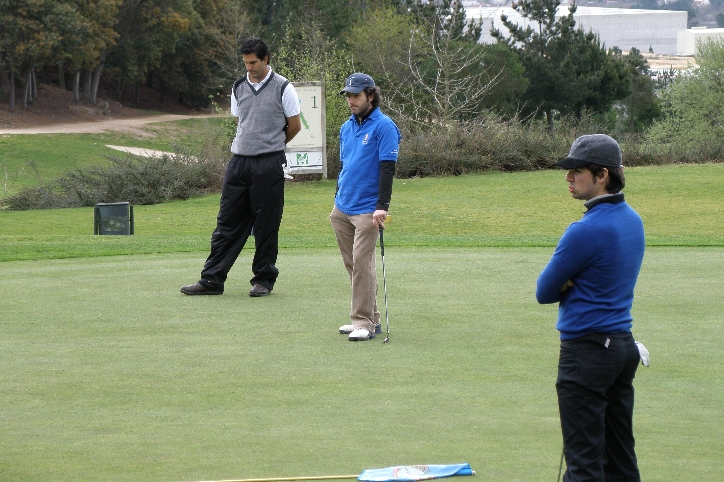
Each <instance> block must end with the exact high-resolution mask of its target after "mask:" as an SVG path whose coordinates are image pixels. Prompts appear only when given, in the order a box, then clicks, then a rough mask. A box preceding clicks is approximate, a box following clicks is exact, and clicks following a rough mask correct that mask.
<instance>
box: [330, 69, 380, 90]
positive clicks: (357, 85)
mask: <svg viewBox="0 0 724 482" xmlns="http://www.w3.org/2000/svg"><path fill="white" fill-rule="evenodd" d="M374 86H375V80H374V79H373V78H372V77H370V76H369V75H367V74H363V73H362V72H355V73H354V74H352V75H350V76H349V77H347V80H346V81H345V82H344V89H342V90H340V91H339V95H344V93H345V92H349V93H350V94H359V93H360V92H362V91H363V90H364V89H365V88H367V87H374Z"/></svg>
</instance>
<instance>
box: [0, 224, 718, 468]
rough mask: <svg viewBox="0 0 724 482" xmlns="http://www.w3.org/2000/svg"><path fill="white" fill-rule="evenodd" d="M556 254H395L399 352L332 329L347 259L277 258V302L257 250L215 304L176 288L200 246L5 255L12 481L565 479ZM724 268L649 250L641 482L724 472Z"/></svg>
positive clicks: (3, 449) (639, 416) (705, 255)
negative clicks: (402, 475) (553, 273)
mask: <svg viewBox="0 0 724 482" xmlns="http://www.w3.org/2000/svg"><path fill="white" fill-rule="evenodd" d="M391 226H392V225H391ZM390 229H391V228H390ZM391 233H392V232H391ZM391 237H392V236H391ZM386 244H387V243H386ZM551 253H552V249H551V248H549V247H546V248H535V247H529V248H516V247H508V248H480V247H475V248H469V247H467V248H466V247H459V248H449V247H415V246H399V247H396V246H390V247H389V248H388V249H387V250H386V253H385V255H386V256H385V262H386V266H387V287H388V295H389V309H390V313H389V314H390V342H389V343H387V344H382V343H381V340H382V337H378V338H376V339H375V340H372V341H368V342H358V343H350V342H348V341H347V340H346V339H345V337H344V336H343V335H340V334H338V333H337V332H336V331H337V327H338V326H339V325H340V324H343V323H344V322H345V321H346V316H347V313H348V309H349V286H348V282H349V280H348V276H347V274H346V272H345V271H344V268H343V266H342V263H341V260H340V258H339V254H338V252H337V251H336V249H335V248H332V247H329V248H325V247H320V248H314V249H310V248H286V249H282V251H281V253H280V258H279V263H278V266H279V269H280V271H281V276H280V278H279V281H278V283H277V285H276V287H275V290H274V292H273V293H272V295H271V296H269V297H266V298H250V297H248V295H247V292H248V289H249V284H248V282H247V279H248V278H249V277H250V276H251V274H250V273H249V266H250V264H251V256H252V255H253V250H247V251H244V252H242V255H241V257H240V259H239V260H238V261H237V263H236V266H235V268H234V269H233V270H232V272H231V274H230V278H229V281H228V282H227V284H226V293H225V294H224V295H223V296H214V297H203V296H202V297H187V296H183V295H181V294H180V293H179V292H178V289H179V287H180V286H181V285H182V284H187V283H191V282H194V281H196V279H197V277H198V272H199V270H200V268H201V265H202V263H203V260H204V258H205V256H206V253H205V251H197V252H193V253H174V254H149V255H130V256H105V257H85V258H75V259H58V260H43V261H13V262H5V263H2V264H0V266H1V267H2V276H1V277H0V292H1V293H2V298H0V317H1V319H0V326H1V327H2V328H1V329H2V337H0V480H8V481H19V482H23V481H38V480H54V481H80V480H82V481H88V482H93V481H163V482H172V481H196V480H221V479H237V478H251V477H294V476H314V475H337V474H357V473H360V472H361V471H362V470H364V469H367V468H381V467H387V466H392V465H409V464H433V463H435V464H444V463H459V462H469V463H470V464H471V466H472V467H473V469H474V470H476V471H477V475H476V476H475V480H478V481H480V482H482V481H501V480H505V481H530V482H540V481H553V480H554V479H555V477H556V476H557V474H558V463H559V460H560V451H561V437H560V429H559V423H558V411H557V404H556V397H555V388H554V383H555V377H556V364H557V357H558V340H557V332H556V331H555V328H554V325H555V315H556V306H555V305H547V306H541V305H538V304H537V303H536V302H535V298H534V290H535V279H536V277H537V275H538V273H539V272H540V270H541V269H542V268H543V266H544V265H545V263H546V262H547V261H548V259H549V257H550V255H551ZM722 273H724V249H723V248H719V247H686V248H682V247H679V248H669V247H649V248H648V249H647V252H646V256H645V259H644V265H643V268H642V272H641V277H640V280H639V284H638V286H637V290H636V301H635V304H634V318H635V324H634V334H635V335H636V338H637V339H638V340H639V341H642V342H643V343H645V344H646V345H647V347H648V348H649V350H650V351H651V357H652V362H651V367H650V368H643V367H641V368H640V369H639V371H638V375H637V379H636V382H635V386H636V390H637V391H636V410H635V435H636V437H637V453H638V457H639V463H640V466H641V471H642V478H643V480H646V481H647V482H671V481H681V482H684V481H686V482H689V481H714V480H719V479H720V478H721V475H722V474H723V473H724V459H722V456H721V454H722V453H724V439H722V436H721V434H722V433H724V415H723V412H722V410H721V407H722V402H723V401H724V388H723V387H724V384H722V373H724V366H723V363H722V358H721V347H722V344H723V343H724V326H723V325H722V324H721V313H722V308H724V306H723V304H724V302H723V301H722V300H723V299H724V296H722V295H723V294H724V293H722V288H721V287H722V286H724V274H722Z"/></svg>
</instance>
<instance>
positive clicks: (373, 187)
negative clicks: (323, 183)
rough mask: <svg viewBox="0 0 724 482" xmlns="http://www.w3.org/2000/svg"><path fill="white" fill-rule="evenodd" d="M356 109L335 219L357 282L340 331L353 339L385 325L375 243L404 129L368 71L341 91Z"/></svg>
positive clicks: (346, 135)
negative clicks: (385, 107) (389, 113)
mask: <svg viewBox="0 0 724 482" xmlns="http://www.w3.org/2000/svg"><path fill="white" fill-rule="evenodd" d="M340 95H344V96H346V98H347V105H348V106H349V109H350V112H351V113H352V115H351V116H350V118H349V120H347V122H345V123H344V124H343V125H342V128H341V129H340V131H339V161H340V173H339V177H338V178H337V193H336V195H335V198H334V209H333V210H332V214H331V215H330V221H331V223H332V227H333V228H334V233H335V235H336V237H337V246H339V251H340V253H341V254H342V261H343V262H344V266H345V268H346V269H347V273H349V278H350V282H351V284H352V303H351V309H350V321H349V324H345V325H342V326H341V327H340V328H339V332H340V333H343V334H345V335H348V339H349V340H350V341H364V340H369V339H370V338H374V336H375V332H379V331H381V330H380V312H379V311H378V309H377V301H376V299H377V271H376V268H375V246H376V244H377V237H378V233H379V230H380V229H384V228H385V219H386V217H387V211H388V210H389V207H390V198H391V196H392V179H393V177H394V175H395V163H396V161H397V156H398V149H399V145H400V139H401V136H400V131H399V129H398V128H397V126H396V125H395V123H394V122H393V121H392V119H390V118H389V117H387V116H386V115H385V114H383V113H382V111H381V110H380V109H379V106H380V102H381V100H382V98H381V94H380V88H379V87H378V86H376V85H375V81H374V80H373V79H372V77H370V76H369V75H367V74H363V73H361V72H357V73H354V74H352V75H350V76H349V77H347V80H346V82H345V85H344V88H343V89H342V91H341V92H340Z"/></svg>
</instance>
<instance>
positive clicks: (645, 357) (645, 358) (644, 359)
mask: <svg viewBox="0 0 724 482" xmlns="http://www.w3.org/2000/svg"><path fill="white" fill-rule="evenodd" d="M636 347H637V348H638V349H639V355H641V364H642V365H643V366H645V367H647V366H649V363H650V359H649V351H648V350H647V349H646V347H645V346H644V344H643V343H639V342H636Z"/></svg>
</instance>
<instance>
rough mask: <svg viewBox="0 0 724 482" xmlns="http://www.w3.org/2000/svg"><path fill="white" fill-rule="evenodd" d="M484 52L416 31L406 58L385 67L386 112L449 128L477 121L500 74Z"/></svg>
mask: <svg viewBox="0 0 724 482" xmlns="http://www.w3.org/2000/svg"><path fill="white" fill-rule="evenodd" d="M486 48H487V47H485V46H484V45H481V44H477V43H473V42H467V41H462V40H452V39H451V38H449V37H448V36H446V35H445V34H444V33H443V35H442V36H440V33H439V32H438V33H437V34H435V32H434V31H433V29H431V28H427V29H418V30H414V31H413V32H412V35H411V37H410V41H409V45H408V49H407V55H406V58H404V59H402V60H399V61H397V63H396V65H393V66H389V65H385V64H382V68H383V76H384V79H385V81H386V83H387V84H388V90H389V92H388V101H387V102H386V105H387V107H388V109H390V110H391V111H392V112H394V113H395V114H396V115H398V116H400V117H402V118H404V119H406V120H408V121H410V122H412V123H414V124H438V125H448V124H450V123H452V122H455V121H462V120H469V119H472V118H474V117H476V116H477V115H478V114H479V113H480V109H481V107H480V106H481V103H482V101H483V99H484V98H485V97H486V95H488V93H489V91H490V90H491V89H492V87H493V86H495V84H496V83H497V82H498V80H499V78H500V77H501V75H502V72H490V67H489V66H488V65H486V62H485V52H486Z"/></svg>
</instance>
